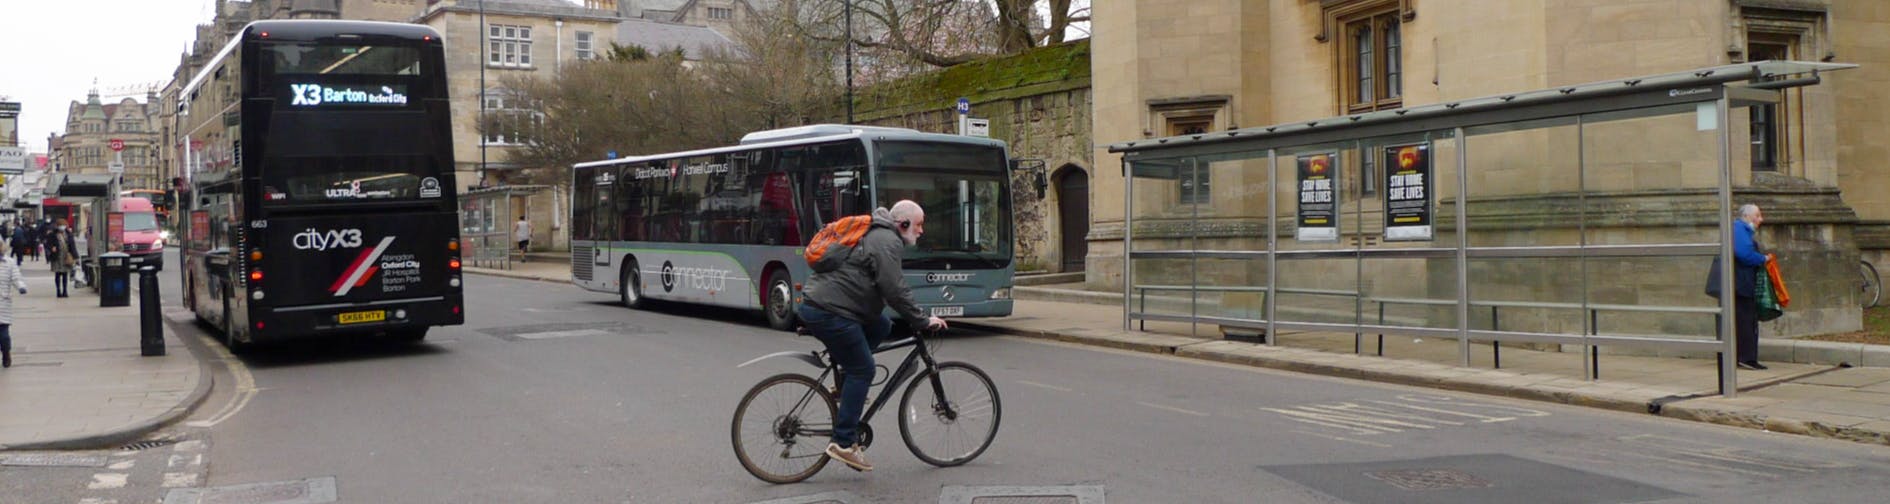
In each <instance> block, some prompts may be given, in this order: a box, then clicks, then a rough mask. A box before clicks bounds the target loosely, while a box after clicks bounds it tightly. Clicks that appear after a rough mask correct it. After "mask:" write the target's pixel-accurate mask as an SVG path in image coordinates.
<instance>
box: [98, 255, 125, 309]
mask: <svg viewBox="0 0 1890 504" xmlns="http://www.w3.org/2000/svg"><path fill="white" fill-rule="evenodd" d="M130 261H131V256H129V255H125V253H123V252H107V253H105V254H104V255H101V256H98V280H99V281H98V305H99V306H131V268H130V267H129V264H128V263H129V262H130Z"/></svg>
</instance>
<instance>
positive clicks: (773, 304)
mask: <svg viewBox="0 0 1890 504" xmlns="http://www.w3.org/2000/svg"><path fill="white" fill-rule="evenodd" d="M793 280H794V279H793V277H790V276H788V272H787V270H784V269H779V268H777V269H774V270H773V271H771V272H769V273H768V284H767V286H768V287H767V288H768V290H767V291H765V292H764V296H766V297H764V298H762V303H761V309H762V312H763V313H765V314H767V316H768V327H772V328H775V329H776V330H781V331H791V330H794V282H793Z"/></svg>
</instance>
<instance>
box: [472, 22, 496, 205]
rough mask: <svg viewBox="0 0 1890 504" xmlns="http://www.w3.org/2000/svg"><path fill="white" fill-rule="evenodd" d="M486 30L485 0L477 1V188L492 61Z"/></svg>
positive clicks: (483, 155)
mask: <svg viewBox="0 0 1890 504" xmlns="http://www.w3.org/2000/svg"><path fill="white" fill-rule="evenodd" d="M487 30H489V28H486V0H479V60H480V61H479V123H478V124H477V125H476V126H474V127H473V131H474V132H475V133H477V134H478V135H479V187H485V186H486V132H485V131H484V129H485V127H486V62H488V61H491V60H492V55H490V54H486V51H490V50H492V41H491V40H488V39H487V38H486V37H488V36H490V35H489V34H488V32H487Z"/></svg>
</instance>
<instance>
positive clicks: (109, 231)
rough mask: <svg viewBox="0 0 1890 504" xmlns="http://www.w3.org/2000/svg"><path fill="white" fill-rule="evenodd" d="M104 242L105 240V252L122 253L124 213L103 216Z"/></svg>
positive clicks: (123, 246) (123, 249) (123, 247)
mask: <svg viewBox="0 0 1890 504" xmlns="http://www.w3.org/2000/svg"><path fill="white" fill-rule="evenodd" d="M105 240H106V242H105V243H106V248H105V251H106V252H124V251H125V213H124V212H111V213H107V214H105Z"/></svg>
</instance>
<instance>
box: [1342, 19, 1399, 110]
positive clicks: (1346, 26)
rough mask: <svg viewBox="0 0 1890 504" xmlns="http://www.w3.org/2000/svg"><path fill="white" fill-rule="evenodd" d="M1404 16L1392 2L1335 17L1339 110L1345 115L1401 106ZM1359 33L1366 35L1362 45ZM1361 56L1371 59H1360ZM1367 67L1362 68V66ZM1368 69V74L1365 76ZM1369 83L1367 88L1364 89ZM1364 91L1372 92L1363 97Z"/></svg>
mask: <svg viewBox="0 0 1890 504" xmlns="http://www.w3.org/2000/svg"><path fill="white" fill-rule="evenodd" d="M1404 18H1405V16H1404V15H1403V14H1402V13H1401V12H1399V8H1398V5H1397V4H1395V3H1385V4H1383V5H1380V6H1377V7H1375V8H1370V9H1366V10H1360V11H1358V12H1355V13H1351V14H1347V15H1345V16H1341V17H1339V18H1337V21H1336V24H1337V26H1338V27H1339V36H1338V40H1339V43H1338V44H1334V45H1335V46H1336V51H1337V54H1336V56H1335V58H1334V62H1335V63H1336V65H1335V66H1336V67H1337V70H1338V78H1337V81H1336V82H1337V86H1338V93H1337V95H1338V97H1339V100H1338V101H1339V110H1340V111H1341V113H1345V114H1356V113H1363V112H1372V111H1377V110H1390V109H1395V108H1399V107H1402V106H1404V90H1405V86H1404V81H1405V78H1406V77H1407V76H1408V74H1409V72H1408V71H1407V70H1408V66H1407V65H1405V64H1404V55H1405V48H1406V47H1407V46H1406V37H1405V36H1404V35H1405V34H1404ZM1361 35H1365V36H1367V38H1366V39H1365V42H1364V44H1369V45H1370V47H1363V48H1362V47H1361V42H1360V39H1361ZM1362 58H1370V61H1367V62H1361V61H1360V60H1361V59H1362ZM1366 66H1369V68H1364V69H1363V71H1361V67H1366ZM1364 71H1368V72H1369V75H1365V74H1364ZM1366 86H1370V88H1369V89H1365V88H1366ZM1364 91H1369V92H1370V93H1371V96H1370V97H1366V96H1363V94H1364Z"/></svg>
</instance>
